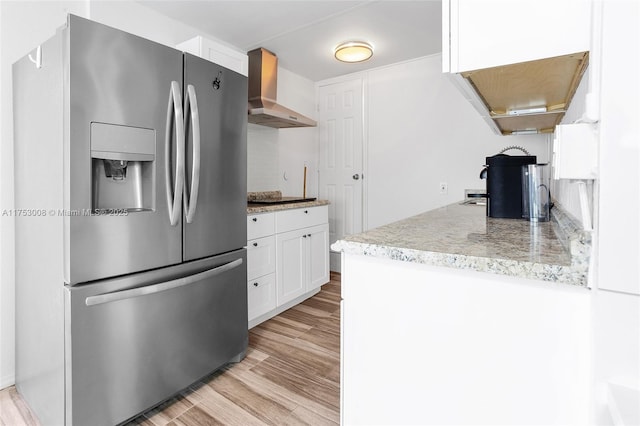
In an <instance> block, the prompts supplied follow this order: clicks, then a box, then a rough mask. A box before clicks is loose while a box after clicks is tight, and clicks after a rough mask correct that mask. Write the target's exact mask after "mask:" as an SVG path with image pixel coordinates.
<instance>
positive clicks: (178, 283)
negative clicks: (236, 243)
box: [84, 259, 243, 306]
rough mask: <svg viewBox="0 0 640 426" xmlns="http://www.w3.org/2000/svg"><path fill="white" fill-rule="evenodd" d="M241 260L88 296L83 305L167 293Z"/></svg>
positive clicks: (232, 266)
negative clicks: (144, 284)
mask: <svg viewBox="0 0 640 426" xmlns="http://www.w3.org/2000/svg"><path fill="white" fill-rule="evenodd" d="M242 263H243V260H242V259H236V260H233V261H231V262H229V263H225V264H224V265H221V266H218V267H215V268H212V269H208V270H206V271H203V272H199V273H197V274H195V275H189V276H187V277H182V278H177V279H175V280H171V281H166V282H162V283H159V284H153V285H149V286H143V287H136V288H131V289H128V290H120V291H115V292H112V293H104V294H98V295H95V296H89V297H87V298H86V299H85V301H84V303H85V305H87V306H95V305H102V304H104V303H109V302H115V301H118V300H124V299H132V298H134V297H140V296H148V295H150V294H155V293H159V292H161V291H167V290H171V289H174V288H178V287H184V286H187V285H190V284H194V283H197V282H200V281H202V280H206V279H208V278H211V277H214V276H216V275H220V274H222V273H224V272H227V271H230V270H231V269H234V268H237V267H238V266H240V265H242Z"/></svg>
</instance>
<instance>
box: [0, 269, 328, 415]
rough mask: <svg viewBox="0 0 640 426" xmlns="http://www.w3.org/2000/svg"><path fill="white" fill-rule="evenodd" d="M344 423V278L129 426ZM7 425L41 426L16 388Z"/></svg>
mask: <svg viewBox="0 0 640 426" xmlns="http://www.w3.org/2000/svg"><path fill="white" fill-rule="evenodd" d="M339 423H340V274H334V273H331V281H330V282H329V283H328V284H325V285H324V286H323V287H322V290H321V291H320V293H318V294H316V295H315V296H314V297H312V298H310V299H308V300H306V301H304V302H303V303H301V304H299V305H297V306H294V307H293V308H291V309H289V310H287V311H285V312H283V313H281V314H280V315H278V316H276V317H274V318H272V319H270V320H268V321H266V322H264V323H262V324H260V325H258V326H256V327H254V328H253V329H251V330H250V332H249V349H248V351H247V356H246V358H245V359H244V360H242V362H240V363H238V364H232V365H229V366H227V367H225V368H223V369H222V370H220V371H218V372H216V373H214V374H212V375H211V376H209V377H207V378H206V379H205V380H203V381H202V382H199V383H196V384H195V385H193V386H192V387H191V388H190V389H188V390H187V391H185V392H183V393H182V394H180V395H179V396H177V397H175V398H173V399H172V400H170V401H167V402H165V403H164V404H162V405H160V406H159V407H156V408H155V409H153V410H151V411H149V412H147V413H144V414H143V415H141V416H140V417H138V418H136V419H134V420H132V421H131V422H129V423H128V424H127V426H133V425H144V426H164V425H167V426H204V425H220V424H226V425H243V426H244V425H305V424H306V425H314V426H315V425H319V426H320V425H337V424H339ZM0 425H2V426H32V425H39V423H38V421H37V419H36V418H35V416H34V415H33V414H32V413H31V411H30V410H29V407H28V406H27V405H26V403H25V402H24V401H23V400H22V398H21V397H20V395H19V394H18V393H17V392H16V389H15V387H14V386H12V387H9V388H7V389H3V390H1V391H0Z"/></svg>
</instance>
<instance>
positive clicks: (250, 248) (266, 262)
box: [247, 235, 276, 279]
mask: <svg viewBox="0 0 640 426" xmlns="http://www.w3.org/2000/svg"><path fill="white" fill-rule="evenodd" d="M275 270H276V239H275V236H273V235H271V236H269V237H264V238H257V239H255V240H250V241H249V242H248V243H247V278H248V279H252V278H256V277H260V276H262V275H266V274H270V273H272V272H275Z"/></svg>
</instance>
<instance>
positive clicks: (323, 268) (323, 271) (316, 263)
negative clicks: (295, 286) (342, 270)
mask: <svg viewBox="0 0 640 426" xmlns="http://www.w3.org/2000/svg"><path fill="white" fill-rule="evenodd" d="M306 231H307V234H306V235H307V240H308V243H307V244H308V245H309V257H308V262H307V265H308V269H309V282H308V284H307V291H311V290H313V289H315V288H318V287H320V286H321V285H322V284H326V283H327V282H329V225H320V226H314V227H313V228H307V230H306Z"/></svg>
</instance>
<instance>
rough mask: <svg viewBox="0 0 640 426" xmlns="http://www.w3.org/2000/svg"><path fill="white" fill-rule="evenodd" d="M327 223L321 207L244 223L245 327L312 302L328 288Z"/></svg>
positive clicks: (263, 216)
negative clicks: (245, 225) (246, 296)
mask: <svg viewBox="0 0 640 426" xmlns="http://www.w3.org/2000/svg"><path fill="white" fill-rule="evenodd" d="M328 218H329V216H328V208H327V206H318V207H310V208H300V209H288V210H283V211H278V212H275V213H262V214H256V215H250V216H249V217H248V218H247V235H248V238H249V241H248V243H247V277H248V282H247V293H248V303H249V327H253V326H255V325H257V324H259V323H261V322H262V321H265V320H267V319H269V318H271V317H272V316H275V315H277V314H279V313H280V312H282V311H284V310H286V309H288V308H290V307H291V306H293V305H295V304H297V303H300V302H301V301H303V300H304V299H306V298H308V297H311V296H313V295H314V294H315V293H317V292H318V291H319V287H320V286H321V285H323V284H326V283H327V282H329V224H328V222H329V219H328ZM252 238H253V239H252Z"/></svg>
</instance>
